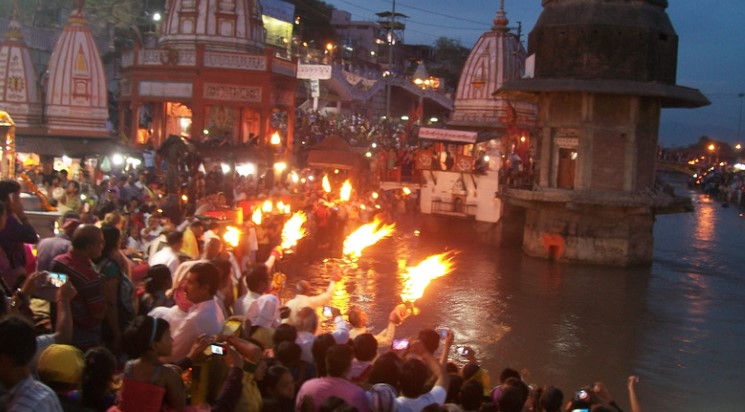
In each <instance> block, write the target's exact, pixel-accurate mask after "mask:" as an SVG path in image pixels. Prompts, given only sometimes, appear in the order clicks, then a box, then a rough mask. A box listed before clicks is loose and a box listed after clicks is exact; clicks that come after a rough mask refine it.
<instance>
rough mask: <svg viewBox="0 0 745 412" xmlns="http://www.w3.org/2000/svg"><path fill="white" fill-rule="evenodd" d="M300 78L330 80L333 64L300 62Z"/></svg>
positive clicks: (298, 72)
mask: <svg viewBox="0 0 745 412" xmlns="http://www.w3.org/2000/svg"><path fill="white" fill-rule="evenodd" d="M296 77H297V78H298V79H310V80H314V79H315V80H328V79H330V78H331V66H330V65H328V64H298V65H297V76H296Z"/></svg>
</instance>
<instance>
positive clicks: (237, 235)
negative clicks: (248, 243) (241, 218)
mask: <svg viewBox="0 0 745 412" xmlns="http://www.w3.org/2000/svg"><path fill="white" fill-rule="evenodd" d="M222 240H224V241H225V243H227V244H229V245H230V246H232V247H238V243H240V241H241V231H240V230H239V229H238V228H237V227H234V226H228V227H226V228H225V234H224V235H222Z"/></svg>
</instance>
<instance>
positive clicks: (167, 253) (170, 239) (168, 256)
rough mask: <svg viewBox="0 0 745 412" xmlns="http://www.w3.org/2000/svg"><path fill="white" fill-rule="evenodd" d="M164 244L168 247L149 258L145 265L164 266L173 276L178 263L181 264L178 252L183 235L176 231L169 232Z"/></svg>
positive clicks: (182, 241)
mask: <svg viewBox="0 0 745 412" xmlns="http://www.w3.org/2000/svg"><path fill="white" fill-rule="evenodd" d="M166 243H168V246H166V247H164V248H163V249H161V250H159V251H158V252H156V253H155V254H154V255H152V256H150V258H149V259H148V260H147V264H148V265H149V266H150V267H153V266H155V265H166V266H167V267H168V269H169V270H170V271H171V275H173V274H175V273H176V269H178V265H179V263H181V261H180V260H179V251H180V250H181V246H182V245H183V243H184V234H183V233H181V232H178V231H173V232H169V233H168V234H166Z"/></svg>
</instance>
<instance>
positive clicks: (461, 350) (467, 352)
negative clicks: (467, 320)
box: [455, 346, 471, 356]
mask: <svg viewBox="0 0 745 412" xmlns="http://www.w3.org/2000/svg"><path fill="white" fill-rule="evenodd" d="M455 351H456V352H457V353H458V355H460V356H468V355H470V354H471V350H470V349H468V348H467V347H465V346H458V347H457V348H455Z"/></svg>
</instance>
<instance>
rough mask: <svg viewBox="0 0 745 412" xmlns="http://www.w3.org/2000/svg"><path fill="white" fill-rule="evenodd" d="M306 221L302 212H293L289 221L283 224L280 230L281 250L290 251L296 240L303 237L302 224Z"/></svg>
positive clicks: (304, 233)
mask: <svg viewBox="0 0 745 412" xmlns="http://www.w3.org/2000/svg"><path fill="white" fill-rule="evenodd" d="M307 220H308V217H307V216H305V213H303V212H302V211H299V212H295V214H294V215H292V217H291V218H290V220H288V221H287V223H285V227H284V228H282V245H281V246H282V249H290V248H292V247H293V246H295V245H297V242H298V240H300V239H302V238H304V237H305V235H306V232H305V229H303V224H304V223H305V222H306V221H307Z"/></svg>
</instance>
